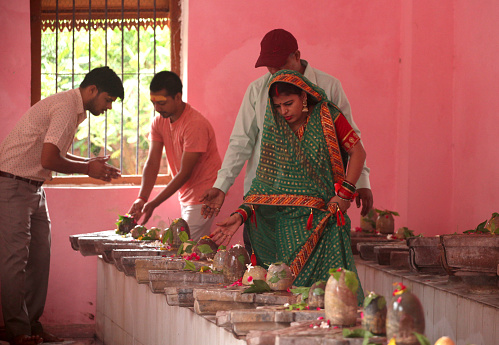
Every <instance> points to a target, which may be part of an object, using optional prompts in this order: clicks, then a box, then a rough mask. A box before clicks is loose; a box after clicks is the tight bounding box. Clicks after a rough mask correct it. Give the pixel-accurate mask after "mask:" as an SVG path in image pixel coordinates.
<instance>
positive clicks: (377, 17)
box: [0, 0, 499, 324]
mask: <svg viewBox="0 0 499 345" xmlns="http://www.w3.org/2000/svg"><path fill="white" fill-rule="evenodd" d="M296 4H297V5H296V6H291V5H290V1H287V0H274V1H262V0H257V1H252V2H240V1H228V0H212V1H210V2H205V1H191V2H190V4H189V18H188V30H189V43H188V53H189V55H188V57H187V68H188V76H189V80H188V85H189V86H188V87H189V90H188V96H189V102H190V103H191V104H192V105H193V106H194V107H196V108H197V109H198V110H200V111H201V112H202V113H204V114H205V115H206V116H207V117H208V118H209V119H210V120H211V122H212V124H213V125H214V127H215V130H216V132H217V136H218V138H217V140H218V145H219V149H220V151H221V153H222V154H224V153H225V150H226V146H227V144H228V139H229V135H230V132H231V130H232V125H233V122H234V118H235V115H236V114H237V111H238V109H239V106H240V102H241V98H242V96H243V94H244V92H245V90H246V88H247V86H248V84H249V83H250V82H251V81H252V80H254V79H256V78H257V77H259V76H260V75H262V74H263V73H264V72H265V70H264V69H262V68H260V69H255V68H254V63H255V60H256V58H257V56H258V52H259V43H260V40H261V38H262V37H263V35H264V34H265V33H266V32H267V31H269V30H271V29H274V28H278V27H282V28H285V29H288V30H290V31H291V32H293V33H294V34H295V36H296V37H297V39H298V42H299V47H300V50H301V52H302V56H303V57H304V58H305V59H307V60H308V61H309V62H310V63H311V64H312V66H314V67H316V68H319V69H322V70H323V71H325V72H328V73H330V74H332V75H334V76H336V77H337V78H339V79H340V80H341V81H342V84H343V88H344V89H345V92H346V94H347V96H348V97H349V100H350V103H351V104H352V108H353V115H354V118H355V121H356V122H357V124H358V125H359V127H360V128H361V130H362V134H363V140H364V143H365V146H366V150H367V153H368V165H369V167H370V168H371V184H372V190H373V193H374V198H375V207H377V208H388V209H391V210H397V211H399V212H400V213H401V217H400V218H398V219H397V221H396V226H397V227H399V226H408V227H409V228H411V229H414V230H416V232H417V233H424V234H426V235H435V234H439V233H440V234H441V233H451V232H454V231H462V230H465V229H467V228H469V227H473V226H475V225H476V224H478V223H479V222H480V221H482V220H484V219H485V218H487V217H489V216H490V214H491V213H492V212H493V211H498V210H497V208H496V209H494V207H497V205H498V204H499V203H498V201H499V200H498V198H497V197H496V195H495V192H496V191H497V190H499V179H497V178H496V176H497V173H495V172H497V171H499V160H498V159H497V157H498V153H499V149H498V145H497V144H495V142H493V139H495V133H496V132H497V131H496V128H497V125H496V118H497V115H496V113H497V112H498V110H499V100H498V99H497V93H498V92H497V91H498V87H497V86H496V85H497V76H498V75H499V73H498V72H499V62H498V60H497V56H498V55H499V54H498V53H499V47H498V46H497V45H495V44H493V38H494V37H497V35H499V27H498V26H497V24H495V18H497V17H499V4H498V3H497V2H496V1H494V0H484V1H481V2H480V6H476V5H474V3H472V2H470V1H466V0H460V1H452V0H442V1H438V2H437V1H429V0H422V1H419V0H418V1H410V0H403V1H398V0H379V1H369V2H368V1H362V2H361V1H350V0H335V1H330V0H320V1H314V2H308V3H307V4H306V6H305V5H304V4H303V2H296ZM0 33H1V34H2V37H3V41H2V45H1V47H0V51H1V54H0V72H1V75H2V79H1V80H0V90H1V91H0V123H1V124H2V126H0V140H1V139H3V138H4V137H5V136H6V135H7V133H8V131H9V130H10V129H11V128H12V126H13V125H14V124H15V122H16V121H17V119H18V118H19V117H20V116H21V115H22V114H23V113H24V111H25V110H26V109H27V108H28V107H29V98H30V94H29V87H30V74H29V73H30V72H29V69H30V60H29V34H30V33H29V1H28V0H21V1H17V2H16V3H15V5H13V4H11V2H7V1H2V2H0ZM470 120H474V122H473V123H471V122H470ZM494 173H495V174H494ZM46 191H47V196H48V202H49V207H50V215H51V218H52V223H53V231H52V234H53V235H52V236H53V246H52V248H53V250H52V252H53V260H52V265H51V277H50V279H51V280H50V287H49V296H48V301H47V307H46V313H45V315H44V319H45V322H50V323H60V324H64V323H91V322H92V319H91V314H93V313H95V306H94V305H92V303H95V279H96V278H95V258H91V257H85V258H84V257H82V256H81V255H80V254H79V253H77V252H74V251H73V250H72V249H71V248H70V245H69V241H68V236H69V235H71V234H77V233H82V232H93V231H99V230H104V229H109V228H112V227H113V224H114V221H115V218H116V215H117V214H118V213H122V212H124V211H126V210H127V208H128V206H129V203H130V202H131V201H132V200H133V198H134V197H135V196H136V193H137V188H136V187H123V188H106V189H91V188H72V189H71V188H47V189H46ZM241 198H242V179H238V181H237V183H236V185H235V186H234V187H233V188H232V189H231V192H230V194H229V195H228V197H227V200H226V204H225V207H224V208H223V209H222V215H221V216H219V217H218V219H223V217H225V216H226V215H227V214H228V213H230V212H231V211H232V209H234V208H235V207H236V206H237V205H239V203H240V201H241ZM157 214H158V215H159V216H158V218H156V219H153V221H152V222H151V224H150V225H156V224H154V222H156V223H160V222H166V223H167V222H168V218H170V219H171V218H174V217H178V215H179V207H178V204H177V202H176V200H175V199H172V200H171V201H169V202H168V203H166V204H165V205H162V207H161V209H160V210H158V212H157ZM349 214H350V216H351V218H352V220H353V224H354V226H355V225H357V224H358V217H359V213H358V210H356V209H352V210H351V211H350V212H349ZM238 240H240V237H238V238H236V239H235V240H234V241H238ZM0 321H1V320H0Z"/></svg>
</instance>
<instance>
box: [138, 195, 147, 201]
mask: <svg viewBox="0 0 499 345" xmlns="http://www.w3.org/2000/svg"><path fill="white" fill-rule="evenodd" d="M137 199H140V200H144V202H147V198H144V197H143V196H140V195H139V196H138V197H137Z"/></svg>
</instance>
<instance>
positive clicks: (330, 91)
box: [213, 60, 371, 194]
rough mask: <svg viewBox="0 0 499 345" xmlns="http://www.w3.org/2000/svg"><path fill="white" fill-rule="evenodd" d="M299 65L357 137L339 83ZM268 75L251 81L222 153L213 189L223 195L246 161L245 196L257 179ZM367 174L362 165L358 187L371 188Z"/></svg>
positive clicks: (358, 132) (357, 129)
mask: <svg viewBox="0 0 499 345" xmlns="http://www.w3.org/2000/svg"><path fill="white" fill-rule="evenodd" d="M302 64H304V65H305V72H304V74H303V75H304V76H305V77H306V78H307V79H308V80H310V81H311V82H312V83H314V84H316V85H318V86H319V87H321V88H322V89H324V91H325V92H326V95H327V97H328V99H329V100H330V101H332V102H333V103H334V104H336V105H337V106H338V108H340V110H341V112H342V113H343V115H345V117H346V119H347V120H348V122H349V123H350V125H351V126H352V128H353V129H354V131H355V132H356V133H357V135H358V136H359V137H360V130H359V128H358V127H357V125H356V124H355V122H354V121H353V118H352V109H351V108H350V103H349V102H348V99H347V96H346V95H345V92H344V91H343V88H342V87H341V82H340V81H339V80H338V79H336V78H334V77H333V76H330V75H329V74H326V73H324V72H321V71H319V70H317V69H315V68H312V67H311V66H310V65H309V64H308V62H307V61H305V60H302ZM271 76H272V74H270V72H269V73H266V74H265V75H264V76H262V77H260V78H258V79H257V80H255V81H254V82H252V83H251V84H250V85H249V87H248V89H247V90H246V93H245V95H244V98H243V102H242V104H241V108H240V109H239V113H238V114H237V117H236V122H235V123H234V128H233V129H232V134H231V135H230V139H229V147H228V148H227V151H226V152H225V157H224V161H223V163H222V168H221V169H220V170H219V171H218V177H217V180H216V181H215V184H214V185H213V187H215V188H218V189H220V190H222V191H223V192H224V193H227V191H228V190H229V188H230V187H231V186H232V185H233V184H234V181H235V179H236V177H237V176H238V175H239V173H240V172H241V169H242V168H243V166H244V163H245V162H246V161H248V164H247V166H246V176H245V178H244V194H246V193H247V192H248V191H249V189H250V187H251V182H252V181H253V178H254V177H255V176H256V168H257V167H258V163H259V160H260V144H261V141H262V130H263V121H264V119H265V110H266V107H267V101H268V83H269V81H270V78H271ZM369 171H370V169H369V168H368V167H367V166H366V165H365V163H364V168H363V170H362V173H361V176H360V178H359V180H358V181H357V188H371V186H370V183H369Z"/></svg>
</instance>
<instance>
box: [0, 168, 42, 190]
mask: <svg viewBox="0 0 499 345" xmlns="http://www.w3.org/2000/svg"><path fill="white" fill-rule="evenodd" d="M0 176H3V177H8V178H13V179H14V180H19V181H23V182H26V183H29V184H31V185H33V186H37V187H41V186H42V184H43V182H44V181H36V180H30V179H29V178H24V177H21V176H16V175H12V174H9V173H7V172H4V171H0Z"/></svg>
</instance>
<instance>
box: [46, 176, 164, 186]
mask: <svg viewBox="0 0 499 345" xmlns="http://www.w3.org/2000/svg"><path fill="white" fill-rule="evenodd" d="M171 179H172V177H171V175H158V178H157V179H156V183H155V185H156V186H157V185H167V184H168V183H169V182H170V181H171ZM141 182H142V176H140V175H124V176H121V177H120V178H117V179H115V180H112V181H111V182H105V181H102V180H97V179H94V178H91V177H88V176H55V177H54V178H53V179H52V180H51V181H46V182H45V183H44V184H43V185H44V186H47V187H64V186H77V187H95V186H102V187H104V186H105V187H109V186H140V185H141Z"/></svg>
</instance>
